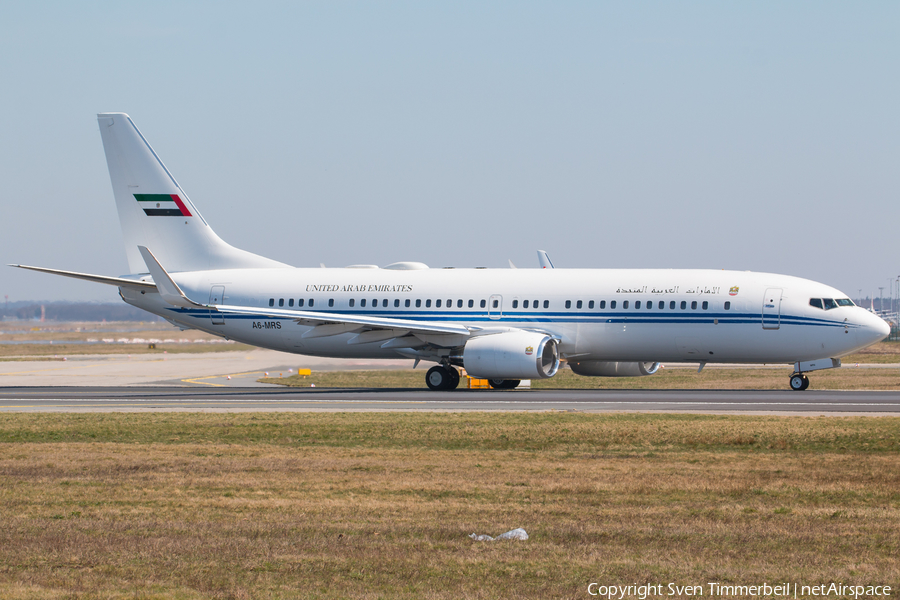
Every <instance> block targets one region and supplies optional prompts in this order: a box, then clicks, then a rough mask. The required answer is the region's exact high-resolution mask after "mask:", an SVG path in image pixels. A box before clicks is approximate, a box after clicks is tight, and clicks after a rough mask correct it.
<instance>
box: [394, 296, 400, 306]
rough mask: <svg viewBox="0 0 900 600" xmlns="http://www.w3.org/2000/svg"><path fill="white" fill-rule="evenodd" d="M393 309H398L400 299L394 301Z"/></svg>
mask: <svg viewBox="0 0 900 600" xmlns="http://www.w3.org/2000/svg"><path fill="white" fill-rule="evenodd" d="M394 308H400V298H397V299H396V300H394Z"/></svg>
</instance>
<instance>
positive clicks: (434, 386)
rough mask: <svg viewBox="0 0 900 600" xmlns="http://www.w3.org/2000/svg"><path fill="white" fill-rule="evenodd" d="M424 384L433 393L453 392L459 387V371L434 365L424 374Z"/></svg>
mask: <svg viewBox="0 0 900 600" xmlns="http://www.w3.org/2000/svg"><path fill="white" fill-rule="evenodd" d="M425 383H426V384H428V388H429V389H431V390H434V391H450V390H455V389H456V387H457V386H458V385H459V371H457V370H456V369H454V368H453V367H449V366H445V365H435V366H433V367H431V368H430V369H428V373H426V374H425Z"/></svg>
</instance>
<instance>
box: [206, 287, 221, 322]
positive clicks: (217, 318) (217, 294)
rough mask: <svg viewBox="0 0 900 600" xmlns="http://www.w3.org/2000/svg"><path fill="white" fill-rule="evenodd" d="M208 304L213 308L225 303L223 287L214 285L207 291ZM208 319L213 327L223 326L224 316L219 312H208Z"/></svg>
mask: <svg viewBox="0 0 900 600" xmlns="http://www.w3.org/2000/svg"><path fill="white" fill-rule="evenodd" d="M209 303H210V304H211V305H213V306H215V305H217V304H224V303H225V286H224V285H214V286H212V289H211V290H210V291H209ZM209 317H210V319H211V320H212V324H213V325H224V324H225V315H223V314H222V313H220V312H210V313H209Z"/></svg>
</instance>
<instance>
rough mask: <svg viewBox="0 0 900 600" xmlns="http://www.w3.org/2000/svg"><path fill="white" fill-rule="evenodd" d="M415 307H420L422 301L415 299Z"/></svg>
mask: <svg viewBox="0 0 900 600" xmlns="http://www.w3.org/2000/svg"><path fill="white" fill-rule="evenodd" d="M416 308H422V301H421V300H416Z"/></svg>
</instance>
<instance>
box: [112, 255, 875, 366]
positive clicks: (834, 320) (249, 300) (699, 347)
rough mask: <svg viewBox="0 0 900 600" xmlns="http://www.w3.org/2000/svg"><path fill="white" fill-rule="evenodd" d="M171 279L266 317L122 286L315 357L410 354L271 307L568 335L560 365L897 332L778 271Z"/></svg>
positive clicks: (218, 328) (841, 347)
mask: <svg viewBox="0 0 900 600" xmlns="http://www.w3.org/2000/svg"><path fill="white" fill-rule="evenodd" d="M171 275H172V278H173V279H174V280H175V281H176V282H177V283H178V285H179V286H180V287H181V288H182V289H183V290H184V292H185V294H186V295H187V296H188V297H190V298H193V299H195V300H197V301H199V302H206V301H207V300H209V303H210V304H227V305H232V306H244V307H259V308H260V309H261V312H260V314H259V315H253V314H249V315H221V314H217V313H215V312H213V311H210V310H207V309H203V308H176V307H174V306H171V305H169V304H167V303H166V302H165V301H163V300H162V298H160V296H159V294H158V293H156V292H146V293H142V292H139V291H136V290H134V289H127V288H120V292H121V294H122V297H123V298H124V299H125V301H126V302H128V303H129V304H132V305H135V306H138V307H140V308H143V309H145V310H148V311H150V312H152V313H155V314H157V315H160V316H162V317H164V318H166V319H169V320H170V321H172V322H175V323H178V324H180V325H183V326H186V327H191V328H196V329H201V330H204V331H208V332H212V333H215V334H217V335H220V336H223V337H226V338H229V339H233V340H237V341H240V342H244V343H247V344H252V345H255V346H262V347H266V348H272V349H275V350H282V351H287V352H294V353H298V354H309V355H316V356H331V357H369V358H397V357H400V356H409V354H408V353H402V352H401V350H402V349H398V348H396V347H390V348H383V347H382V345H384V343H385V342H384V341H383V340H379V341H375V342H371V343H348V342H352V340H353V338H354V335H355V334H354V333H346V334H340V335H332V336H327V337H315V338H304V337H303V334H304V333H306V332H307V331H309V329H310V328H311V327H310V326H304V325H300V324H298V323H297V322H296V321H295V320H293V319H291V318H286V317H282V318H273V317H271V316H265V314H264V311H265V310H266V309H267V308H268V307H270V305H273V306H274V307H275V308H284V309H293V310H298V311H301V310H308V311H316V312H320V313H330V312H333V313H340V314H343V315H348V314H349V315H365V316H370V315H371V316H379V317H388V318H397V319H406V320H416V321H423V322H430V323H435V322H449V323H458V324H462V325H466V326H468V327H472V328H478V329H479V330H482V331H489V330H491V329H497V328H519V329H525V330H529V329H533V330H538V331H542V332H547V333H550V334H552V335H554V336H555V337H557V338H558V339H559V340H560V342H559V350H560V353H561V354H562V356H563V358H570V359H571V358H573V357H578V358H579V360H599V361H668V362H707V361H708V362H723V363H729V362H731V363H736V362H739V363H793V362H797V361H807V360H815V359H820V358H825V357H834V358H839V357H841V356H845V355H847V354H850V353H852V352H854V351H856V350H858V349H859V348H862V347H864V346H867V345H869V344H871V343H873V342H876V341H878V340H881V339H883V338H884V337H885V336H886V335H887V333H888V331H889V330H888V326H887V324H886V323H885V322H884V321H883V320H882V319H880V318H879V317H877V316H876V315H874V314H872V313H870V312H868V311H866V310H864V309H862V308H860V307H857V306H852V305H849V306H838V307H836V308H832V309H830V310H824V309H822V308H817V307H815V306H811V305H810V299H811V298H825V299H846V298H847V296H846V295H845V294H843V293H841V292H840V291H839V290H836V289H835V288H832V287H830V286H827V285H823V284H820V283H816V282H814V281H809V280H805V279H800V278H797V277H791V276H786V275H774V274H768V273H754V272H740V271H713V270H674V269H673V270H651V269H641V270H625V269H541V270H537V269H413V270H402V269H401V270H394V269H367V268H345V269H324V268H323V269H294V268H270V269H252V270H251V269H232V270H216V271H192V272H184V273H172V274H171ZM301 300H302V306H301V305H300V301H301ZM526 302H527V307H526ZM535 303H537V306H535ZM445 341H446V338H445ZM460 342H461V343H460V345H462V344H464V343H465V340H460Z"/></svg>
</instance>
